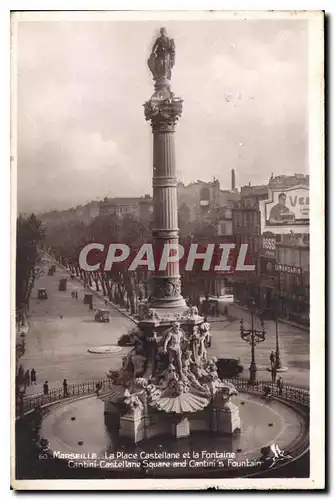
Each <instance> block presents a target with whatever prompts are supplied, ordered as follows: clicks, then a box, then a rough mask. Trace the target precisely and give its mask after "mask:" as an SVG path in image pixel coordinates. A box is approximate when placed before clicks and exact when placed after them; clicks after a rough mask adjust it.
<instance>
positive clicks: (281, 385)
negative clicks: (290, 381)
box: [277, 377, 284, 396]
mask: <svg viewBox="0 0 335 500" xmlns="http://www.w3.org/2000/svg"><path fill="white" fill-rule="evenodd" d="M283 388H284V380H283V377H278V380H277V389H278V393H279V396H282V394H283Z"/></svg>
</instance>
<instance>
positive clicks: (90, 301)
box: [84, 293, 93, 306]
mask: <svg viewBox="0 0 335 500" xmlns="http://www.w3.org/2000/svg"><path fill="white" fill-rule="evenodd" d="M84 304H87V305H89V306H91V305H92V304H93V295H92V294H91V293H85V295H84Z"/></svg>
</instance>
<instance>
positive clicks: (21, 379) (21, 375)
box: [17, 365, 24, 384]
mask: <svg viewBox="0 0 335 500" xmlns="http://www.w3.org/2000/svg"><path fill="white" fill-rule="evenodd" d="M17 376H18V380H19V384H21V383H22V382H23V381H24V369H23V366H22V365H20V366H19V370H18V373H17Z"/></svg>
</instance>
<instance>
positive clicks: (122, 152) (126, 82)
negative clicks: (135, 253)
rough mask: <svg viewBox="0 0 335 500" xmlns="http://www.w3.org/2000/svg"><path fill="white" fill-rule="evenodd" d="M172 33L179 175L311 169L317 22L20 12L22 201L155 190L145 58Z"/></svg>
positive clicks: (32, 207) (223, 177) (65, 203)
mask: <svg viewBox="0 0 335 500" xmlns="http://www.w3.org/2000/svg"><path fill="white" fill-rule="evenodd" d="M161 25H164V26H165V27H166V28H167V32H168V35H169V37H171V38H173V39H174V40H175V44H176V62H175V67H174V68H173V70H172V90H173V91H174V93H175V95H176V96H179V97H182V98H183V99H184V108H183V115H182V117H181V119H180V121H179V123H178V125H177V128H176V133H175V145H176V168H177V176H178V179H179V180H181V181H183V182H184V183H185V184H186V183H188V182H191V181H194V180H197V179H201V180H203V181H210V180H212V179H213V177H216V178H217V179H219V181H220V184H221V188H223V189H229V187H230V179H231V169H232V168H235V170H236V181H237V186H241V185H245V184H248V182H249V181H250V182H251V184H263V183H267V182H268V179H269V177H270V176H271V174H272V173H274V175H282V174H293V173H308V168H309V166H308V22H307V21H304V20H297V19H289V20H249V21H245V20H242V19H239V20H221V21H215V20H213V21H188V22H185V21H164V22H163V23H160V22H159V21H105V22H102V21H96V22H83V21H81V22H73V21H72V22H69V21H55V22H47V21H42V22H27V21H26V22H19V23H18V30H17V33H18V35H17V118H18V121H17V145H18V147H17V169H18V170H17V177H18V188H17V195H18V210H19V211H20V212H21V211H23V212H31V211H34V212H40V211H46V210H52V209H58V210H59V209H66V208H70V207H71V206H76V205H77V204H84V203H87V202H89V201H91V200H97V199H102V198H103V197H105V196H108V197H113V196H143V195H144V194H146V193H151V192H152V188H151V178H152V133H151V128H150V126H149V123H147V122H145V119H144V110H143V104H144V102H145V101H146V100H148V99H149V98H150V97H151V95H152V93H153V81H152V76H151V73H150V71H149V69H148V68H147V64H146V61H147V59H148V56H149V54H150V51H151V47H152V44H153V42H154V40H155V38H156V37H157V35H158V30H159V28H160V26H161Z"/></svg>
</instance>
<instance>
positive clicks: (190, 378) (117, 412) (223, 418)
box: [104, 307, 240, 442]
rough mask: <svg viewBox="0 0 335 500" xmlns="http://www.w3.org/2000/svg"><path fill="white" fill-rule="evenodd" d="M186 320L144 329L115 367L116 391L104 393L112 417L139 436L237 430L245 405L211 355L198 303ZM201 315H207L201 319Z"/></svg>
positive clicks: (207, 329)
mask: <svg viewBox="0 0 335 500" xmlns="http://www.w3.org/2000/svg"><path fill="white" fill-rule="evenodd" d="M187 313H188V314H186V315H185V316H184V318H183V328H182V327H181V323H180V322H178V321H175V322H174V323H173V324H172V326H171V327H168V328H166V329H164V330H161V329H160V328H159V327H158V328H157V329H155V328H154V329H153V330H152V333H151V334H150V333H149V335H146V333H148V332H143V331H141V330H139V331H138V334H137V336H136V337H135V345H134V347H133V349H131V350H130V351H129V353H128V355H127V356H125V357H124V358H123V363H122V368H121V369H120V370H119V371H110V373H109V377H110V378H111V380H112V381H113V388H112V390H111V392H110V393H109V394H108V395H106V396H105V397H104V401H105V415H106V423H107V424H108V423H110V424H111V425H112V426H113V427H114V428H115V425H116V424H117V427H118V428H119V436H120V437H128V438H131V439H132V440H133V441H134V442H138V441H141V440H142V439H148V438H151V437H153V436H156V435H159V434H171V435H174V436H175V437H185V436H188V435H189V434H190V432H191V431H192V430H194V431H195V430H196V431H200V430H203V431H214V432H218V433H222V434H233V433H235V432H236V431H238V430H240V419H239V411H238V408H237V407H236V405H234V404H233V403H232V402H231V397H232V396H233V395H236V394H237V391H236V389H235V387H234V386H233V384H231V383H229V382H227V381H222V380H220V379H219V377H218V373H217V367H216V359H215V358H213V359H208V356H207V347H206V346H207V343H208V340H209V335H210V325H209V323H207V322H204V321H203V318H201V316H199V315H198V311H197V308H195V307H192V308H190V310H188V311H187ZM195 318H198V319H200V320H202V322H201V323H200V324H199V325H195V322H196V321H195Z"/></svg>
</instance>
